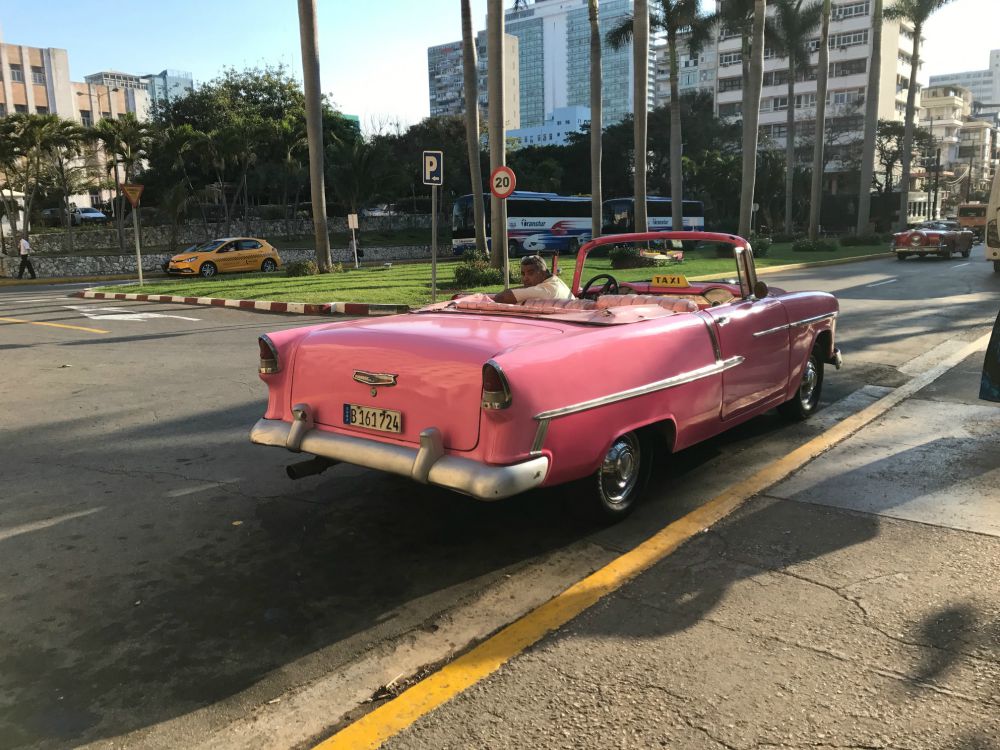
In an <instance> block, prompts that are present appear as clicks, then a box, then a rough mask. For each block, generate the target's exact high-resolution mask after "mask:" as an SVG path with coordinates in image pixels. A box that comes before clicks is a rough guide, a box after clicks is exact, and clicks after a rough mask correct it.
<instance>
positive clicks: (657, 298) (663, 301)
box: [597, 294, 698, 313]
mask: <svg viewBox="0 0 1000 750" xmlns="http://www.w3.org/2000/svg"><path fill="white" fill-rule="evenodd" d="M629 305H659V306H660V307H662V308H663V309H665V310H670V311H672V312H677V313H681V312H697V311H698V305H697V304H695V303H694V302H692V301H691V300H689V299H683V298H677V297H670V296H661V295H658V294H602V295H601V296H600V297H598V298H597V309H598V310H606V309H607V308H609V307H627V306H629Z"/></svg>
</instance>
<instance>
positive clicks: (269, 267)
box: [260, 258, 278, 273]
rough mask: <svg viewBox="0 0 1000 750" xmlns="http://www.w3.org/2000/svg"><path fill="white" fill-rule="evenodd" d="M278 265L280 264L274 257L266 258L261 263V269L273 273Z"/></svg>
mask: <svg viewBox="0 0 1000 750" xmlns="http://www.w3.org/2000/svg"><path fill="white" fill-rule="evenodd" d="M277 267H278V264H277V263H275V262H274V260H273V259H272V258H265V259H264V262H263V263H261V264H260V270H261V271H263V272H264V273H271V271H274V270H275V269H276V268H277Z"/></svg>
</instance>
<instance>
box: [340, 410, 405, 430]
mask: <svg viewBox="0 0 1000 750" xmlns="http://www.w3.org/2000/svg"><path fill="white" fill-rule="evenodd" d="M402 423H403V415H402V413H401V412H398V411H393V410H392V409H372V408H371V407H369V406H361V405H360V404H344V424H346V425H350V426H351V427H365V428H367V429H369V430H380V431H381V432H401V431H402V428H401V425H402Z"/></svg>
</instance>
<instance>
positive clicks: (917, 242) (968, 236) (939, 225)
mask: <svg viewBox="0 0 1000 750" xmlns="http://www.w3.org/2000/svg"><path fill="white" fill-rule="evenodd" d="M974 240H975V235H973V233H972V232H970V231H969V230H968V229H963V228H962V226H961V225H960V224H959V223H958V222H957V221H945V220H939V221H925V222H924V223H923V224H921V225H920V226H918V227H917V228H916V229H910V230H909V231H906V232H897V233H896V234H894V235H892V249H893V251H894V252H895V253H896V258H898V259H899V260H906V259H907V258H909V257H910V256H911V255H934V256H937V257H939V258H950V257H951V256H952V253H961V254H962V257H963V258H968V257H969V253H970V252H971V251H972V243H973V242H974Z"/></svg>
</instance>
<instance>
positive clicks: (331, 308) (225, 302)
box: [70, 290, 410, 316]
mask: <svg viewBox="0 0 1000 750" xmlns="http://www.w3.org/2000/svg"><path fill="white" fill-rule="evenodd" d="M70 296H71V297H81V298H84V299H109V300H132V301H136V302H175V303H178V304H184V305H203V306H206V307H230V308H234V309H237V310H255V311H257V312H272V313H293V314H298V315H360V316H366V315H367V316H372V315H395V314H397V313H403V312H408V311H409V309H410V308H409V307H408V306H407V305H385V304H368V303H364V302H323V303H319V302H266V301H262V300H252V299H224V298H219V297H179V296H176V295H170V294H124V293H120V292H118V293H115V292H92V291H90V290H85V291H82V292H74V293H73V294H71V295H70Z"/></svg>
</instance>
